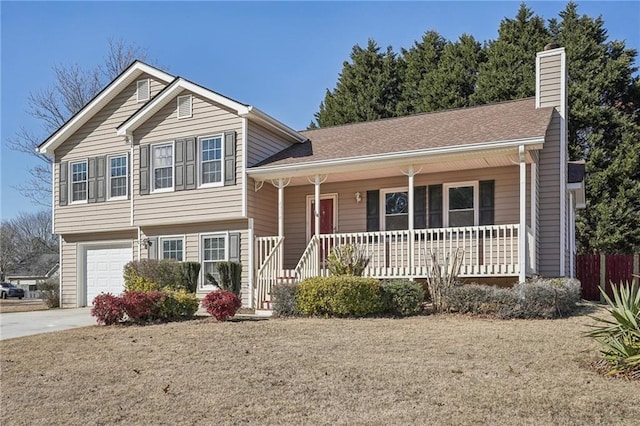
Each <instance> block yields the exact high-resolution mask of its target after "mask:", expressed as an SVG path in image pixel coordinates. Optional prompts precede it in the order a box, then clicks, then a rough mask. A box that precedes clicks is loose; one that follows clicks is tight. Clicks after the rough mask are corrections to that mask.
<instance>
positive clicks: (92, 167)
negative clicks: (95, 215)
mask: <svg viewBox="0 0 640 426" xmlns="http://www.w3.org/2000/svg"><path fill="white" fill-rule="evenodd" d="M87 169H88V170H87V201H88V202H89V203H95V202H96V201H98V199H97V191H96V187H97V178H96V176H97V174H96V171H97V166H96V157H91V158H89V160H88V161H87Z"/></svg>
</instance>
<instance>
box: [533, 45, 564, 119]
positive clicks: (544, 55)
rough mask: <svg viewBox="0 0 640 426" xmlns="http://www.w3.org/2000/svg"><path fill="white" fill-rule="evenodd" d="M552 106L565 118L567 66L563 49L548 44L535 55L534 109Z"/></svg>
mask: <svg viewBox="0 0 640 426" xmlns="http://www.w3.org/2000/svg"><path fill="white" fill-rule="evenodd" d="M548 106H553V107H556V108H557V109H558V112H559V113H560V116H561V117H563V118H565V116H566V109H567V66H566V56H565V51H564V47H560V46H559V45H558V44H556V43H549V44H547V45H546V46H545V47H544V51H542V52H538V54H537V55H536V108H544V107H548Z"/></svg>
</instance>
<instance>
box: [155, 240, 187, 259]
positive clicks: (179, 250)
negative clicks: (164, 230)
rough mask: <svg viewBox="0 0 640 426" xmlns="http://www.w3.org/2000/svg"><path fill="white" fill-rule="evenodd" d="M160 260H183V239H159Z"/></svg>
mask: <svg viewBox="0 0 640 426" xmlns="http://www.w3.org/2000/svg"><path fill="white" fill-rule="evenodd" d="M160 258H161V259H174V260H177V261H178V262H182V261H183V260H184V238H183V237H161V238H160Z"/></svg>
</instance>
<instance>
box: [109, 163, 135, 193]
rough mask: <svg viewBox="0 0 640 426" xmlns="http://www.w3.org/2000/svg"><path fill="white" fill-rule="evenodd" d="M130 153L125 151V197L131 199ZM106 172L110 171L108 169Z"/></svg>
mask: <svg viewBox="0 0 640 426" xmlns="http://www.w3.org/2000/svg"><path fill="white" fill-rule="evenodd" d="M132 169H133V167H131V153H129V152H127V199H131V170H132ZM108 173H111V171H109V172H108Z"/></svg>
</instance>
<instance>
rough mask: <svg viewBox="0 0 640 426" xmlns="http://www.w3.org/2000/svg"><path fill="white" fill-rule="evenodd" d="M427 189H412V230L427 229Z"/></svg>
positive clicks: (421, 187) (422, 187) (417, 187)
mask: <svg viewBox="0 0 640 426" xmlns="http://www.w3.org/2000/svg"><path fill="white" fill-rule="evenodd" d="M426 210H427V187H426V186H416V187H415V188H413V228H414V229H424V228H426V227H427V211H426Z"/></svg>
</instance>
